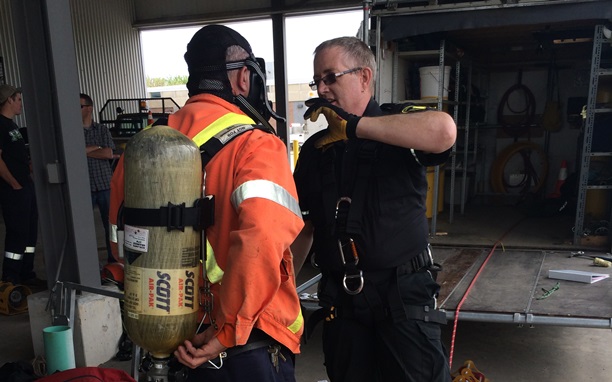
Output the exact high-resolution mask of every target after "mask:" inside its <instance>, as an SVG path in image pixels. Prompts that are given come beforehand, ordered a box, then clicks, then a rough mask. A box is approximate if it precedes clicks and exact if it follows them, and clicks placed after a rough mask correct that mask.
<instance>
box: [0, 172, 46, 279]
mask: <svg viewBox="0 0 612 382" xmlns="http://www.w3.org/2000/svg"><path fill="white" fill-rule="evenodd" d="M22 186H23V188H22V189H20V190H12V189H2V190H1V191H0V202H1V204H2V216H3V218H4V224H5V226H6V236H5V240H4V251H5V252H4V253H3V256H4V260H3V265H2V280H4V281H11V282H13V283H20V282H21V281H24V280H27V279H31V278H34V277H35V276H36V274H35V273H34V253H32V252H30V253H26V247H31V248H34V247H36V241H37V238H38V210H37V208H36V195H35V193H34V183H33V182H31V181H30V182H28V183H25V184H23V185H22ZM6 252H9V253H12V254H15V255H18V256H19V255H21V256H22V257H21V258H20V259H18V260H16V259H10V258H7V257H6Z"/></svg>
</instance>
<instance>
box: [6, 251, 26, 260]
mask: <svg viewBox="0 0 612 382" xmlns="http://www.w3.org/2000/svg"><path fill="white" fill-rule="evenodd" d="M4 257H5V258H7V259H11V260H21V259H22V258H23V255H22V254H21V253H13V252H4Z"/></svg>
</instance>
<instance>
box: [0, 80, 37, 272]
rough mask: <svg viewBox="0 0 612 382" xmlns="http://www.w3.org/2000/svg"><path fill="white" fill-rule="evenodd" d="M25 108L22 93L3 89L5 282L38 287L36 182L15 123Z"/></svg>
mask: <svg viewBox="0 0 612 382" xmlns="http://www.w3.org/2000/svg"><path fill="white" fill-rule="evenodd" d="M22 108H23V104H22V100H21V89H18V88H15V87H14V86H11V85H2V86H0V205H1V206H2V216H3V218H4V224H5V226H6V236H5V240H4V261H3V263H2V281H6V282H11V283H13V284H31V283H33V284H38V283H39V280H37V279H36V274H35V273H34V250H35V247H36V239H37V234H38V211H37V209H36V196H35V194H34V182H33V181H32V177H31V175H30V158H29V154H28V150H27V148H26V144H25V141H24V139H23V136H22V135H21V133H20V131H19V127H18V126H17V125H16V124H15V122H13V118H15V116H16V115H19V114H21V111H22Z"/></svg>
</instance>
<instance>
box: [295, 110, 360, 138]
mask: <svg viewBox="0 0 612 382" xmlns="http://www.w3.org/2000/svg"><path fill="white" fill-rule="evenodd" d="M305 104H306V106H308V110H306V112H305V113H304V119H310V120H311V121H312V122H314V121H316V120H317V119H319V115H320V114H321V113H323V115H324V116H325V119H327V123H328V124H329V127H328V128H327V134H325V135H324V136H322V137H321V138H320V139H319V140H317V141H316V142H315V147H316V148H321V147H323V146H326V145H329V144H331V143H334V142H338V141H343V140H346V139H354V138H357V135H356V130H357V123H359V120H360V119H361V117H358V116H356V115H354V114H351V113H347V112H346V111H344V110H342V109H341V108H339V107H338V106H335V105H332V104H331V103H330V102H329V101H327V100H326V99H324V98H311V99H309V100H307V101H306V102H305Z"/></svg>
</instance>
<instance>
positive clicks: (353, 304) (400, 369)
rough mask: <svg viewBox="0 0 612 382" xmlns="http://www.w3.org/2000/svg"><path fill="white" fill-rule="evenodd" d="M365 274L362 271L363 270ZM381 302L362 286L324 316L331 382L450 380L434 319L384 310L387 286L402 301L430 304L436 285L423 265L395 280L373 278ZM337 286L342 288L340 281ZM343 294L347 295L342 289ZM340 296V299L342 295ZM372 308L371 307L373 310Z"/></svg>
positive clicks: (368, 284)
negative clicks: (329, 315) (333, 312)
mask: <svg viewBox="0 0 612 382" xmlns="http://www.w3.org/2000/svg"><path fill="white" fill-rule="evenodd" d="M366 278H367V275H366ZM376 284H377V285H376V287H375V288H376V289H377V292H378V294H379V296H381V301H382V306H375V307H373V305H377V304H376V303H373V301H371V300H372V299H371V298H370V299H368V295H369V296H371V295H372V294H371V293H369V294H368V293H364V292H365V288H372V287H374V286H373V284H372V283H370V282H367V281H366V284H365V286H364V291H362V293H360V294H359V295H357V296H354V297H351V298H350V299H349V302H348V303H347V304H344V303H343V304H342V306H340V307H339V308H338V310H337V315H335V316H334V318H333V319H331V320H329V321H327V320H326V321H325V322H324V326H323V352H324V355H325V366H326V369H327V374H328V376H329V378H330V381H331V382H349V381H350V382H361V381H363V382H373V381H380V382H390V381H393V382H404V381H406V382H450V380H451V378H450V369H449V365H448V358H447V355H446V351H445V349H444V347H443V345H442V341H441V334H440V326H439V324H437V323H432V322H425V321H423V320H418V319H412V318H408V317H406V319H403V320H397V319H396V320H394V319H393V318H392V317H390V316H389V314H386V315H385V314H384V312H383V311H387V312H388V311H389V310H390V309H389V306H388V302H387V296H390V295H393V293H391V292H390V291H389V288H390V287H391V288H395V287H397V289H398V290H399V295H400V296H401V303H403V304H405V305H411V306H415V305H418V306H422V305H427V304H431V305H430V306H431V307H433V304H434V300H433V297H432V296H434V294H435V293H437V291H438V289H439V286H438V284H436V282H435V281H434V280H433V278H432V277H431V275H430V273H429V272H427V271H424V272H418V273H409V274H404V275H400V276H398V279H397V283H393V282H389V281H388V280H387V281H384V282H378V283H376ZM340 288H342V287H341V286H340ZM346 296H348V295H346ZM346 296H344V301H347V297H346ZM373 309H374V310H373Z"/></svg>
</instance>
